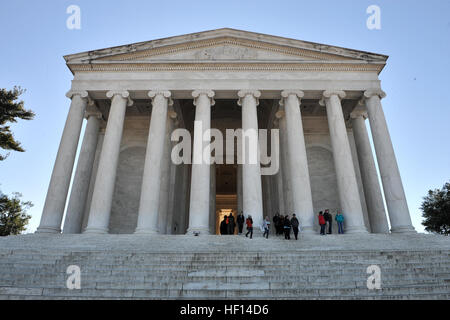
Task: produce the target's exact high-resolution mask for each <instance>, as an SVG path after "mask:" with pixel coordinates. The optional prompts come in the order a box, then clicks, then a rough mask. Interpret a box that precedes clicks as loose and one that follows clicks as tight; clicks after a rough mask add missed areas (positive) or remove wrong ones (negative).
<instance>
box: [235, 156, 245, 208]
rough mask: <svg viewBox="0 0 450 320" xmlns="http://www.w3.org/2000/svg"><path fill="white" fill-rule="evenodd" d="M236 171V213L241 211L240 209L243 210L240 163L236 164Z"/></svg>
mask: <svg viewBox="0 0 450 320" xmlns="http://www.w3.org/2000/svg"><path fill="white" fill-rule="evenodd" d="M236 170H237V172H236V183H237V186H236V193H237V211H238V214H240V213H241V211H242V212H243V210H244V209H243V199H242V165H241V164H237V168H236Z"/></svg>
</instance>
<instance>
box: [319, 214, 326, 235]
mask: <svg viewBox="0 0 450 320" xmlns="http://www.w3.org/2000/svg"><path fill="white" fill-rule="evenodd" d="M319 225H320V234H321V235H323V236H324V235H325V227H326V226H327V222H326V221H325V218H324V217H323V212H322V211H320V212H319Z"/></svg>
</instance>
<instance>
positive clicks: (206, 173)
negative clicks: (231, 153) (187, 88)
mask: <svg viewBox="0 0 450 320" xmlns="http://www.w3.org/2000/svg"><path fill="white" fill-rule="evenodd" d="M192 96H193V97H194V105H195V107H196V108H195V125H194V147H193V153H192V159H193V161H192V173H191V198H190V199H191V201H190V206H189V228H188V231H187V233H188V234H193V233H200V234H202V235H204V234H209V233H210V232H209V200H210V199H209V195H210V188H211V182H210V178H211V177H210V176H211V168H210V159H211V153H205V154H203V151H204V148H205V147H206V146H207V145H209V143H210V135H209V134H208V131H207V130H209V129H210V128H211V106H213V105H214V100H213V97H214V92H213V91H211V90H195V91H193V92H192ZM205 133H206V134H205Z"/></svg>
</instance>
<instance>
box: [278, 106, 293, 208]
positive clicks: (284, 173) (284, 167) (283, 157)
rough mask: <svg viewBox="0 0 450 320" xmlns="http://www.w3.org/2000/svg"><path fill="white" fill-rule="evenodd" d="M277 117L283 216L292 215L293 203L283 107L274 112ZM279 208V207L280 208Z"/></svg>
mask: <svg viewBox="0 0 450 320" xmlns="http://www.w3.org/2000/svg"><path fill="white" fill-rule="evenodd" d="M275 116H276V118H277V119H278V126H279V129H280V173H281V180H282V184H283V207H284V212H280V214H282V215H283V216H285V215H292V213H293V211H294V205H293V201H292V184H291V173H290V170H289V162H288V159H289V144H288V139H287V133H286V131H287V129H286V113H285V111H284V107H282V109H280V110H278V111H277V113H276V115H275ZM280 210H281V209H280Z"/></svg>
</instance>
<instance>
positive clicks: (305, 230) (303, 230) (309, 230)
mask: <svg viewBox="0 0 450 320" xmlns="http://www.w3.org/2000/svg"><path fill="white" fill-rule="evenodd" d="M299 229H300V230H299V234H302V233H303V234H316V233H317V231H316V230H314V227H303V228H302V226H300V227H299Z"/></svg>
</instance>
